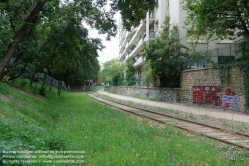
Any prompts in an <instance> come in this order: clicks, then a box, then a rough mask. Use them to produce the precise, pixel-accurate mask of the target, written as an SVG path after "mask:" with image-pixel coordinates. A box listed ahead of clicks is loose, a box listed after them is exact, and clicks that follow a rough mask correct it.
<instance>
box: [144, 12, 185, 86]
mask: <svg viewBox="0 0 249 166" xmlns="http://www.w3.org/2000/svg"><path fill="white" fill-rule="evenodd" d="M169 21H170V18H169V17H168V16H167V17H166V18H165V21H164V26H163V30H162V32H160V35H159V36H158V37H156V39H155V41H150V42H149V44H148V45H146V47H145V53H146V59H147V60H150V64H151V68H152V70H153V75H155V76H158V77H159V78H160V84H161V85H160V86H163V87H178V86H179V85H180V71H181V65H182V64H183V62H184V61H183V57H184V54H183V53H182V52H183V50H184V49H185V50H186V49H187V48H186V47H185V46H183V45H182V44H181V43H180V39H179V34H178V27H177V26H176V25H170V23H169ZM181 49H182V50H181ZM180 50H181V51H180Z"/></svg>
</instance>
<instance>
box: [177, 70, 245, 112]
mask: <svg viewBox="0 0 249 166" xmlns="http://www.w3.org/2000/svg"><path fill="white" fill-rule="evenodd" d="M223 72H225V70H224V71H223ZM229 73H230V81H229V83H224V84H222V82H221V78H220V71H219V69H218V68H205V69H194V70H185V71H182V72H181V92H180V97H181V102H184V103H192V102H193V101H194V100H195V99H194V96H193V94H194V92H193V87H195V88H197V89H198V90H199V91H201V90H200V89H202V87H203V89H205V88H206V89H215V88H216V89H217V88H218V89H220V91H219V92H212V93H216V94H215V95H214V96H216V98H217V97H219V98H220V100H221V106H222V107H225V108H231V109H236V110H241V109H243V108H244V102H245V100H244V95H243V90H244V87H243V73H242V71H241V70H240V69H239V68H238V67H236V66H233V67H230V70H229ZM200 93H201V92H198V94H200ZM203 93H207V94H204V97H203V96H202V98H204V100H207V99H205V97H206V96H208V97H209V96H210V95H209V94H208V93H210V91H209V90H208V91H206V92H203ZM210 100H212V99H210ZM213 100H215V99H213ZM199 101H201V99H200V100H199ZM195 102H196V101H195ZM203 103H205V102H203ZM211 103H212V102H211V101H210V103H209V104H211ZM213 103H215V101H214V102H213ZM205 104H207V102H206V103H205Z"/></svg>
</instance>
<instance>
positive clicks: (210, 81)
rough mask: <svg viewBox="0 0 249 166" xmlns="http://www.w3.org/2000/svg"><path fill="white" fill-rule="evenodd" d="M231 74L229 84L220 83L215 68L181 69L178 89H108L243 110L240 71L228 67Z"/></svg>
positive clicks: (170, 100)
mask: <svg viewBox="0 0 249 166" xmlns="http://www.w3.org/2000/svg"><path fill="white" fill-rule="evenodd" d="M230 75H231V79H230V83H229V84H225V85H222V83H221V79H220V74H219V69H218V68H205V69H198V70H196V69H195V70H186V71H182V72H181V88H144V87H126V86H110V87H108V89H109V91H111V92H114V93H117V94H122V95H129V96H140V97H145V98H153V99H156V100H161V101H168V102H181V103H186V104H192V103H195V104H199V105H205V106H211V107H219V108H220V107H221V108H228V109H233V110H243V109H244V103H245V99H244V95H243V90H244V87H243V73H242V72H241V71H240V69H239V68H238V67H231V68H230Z"/></svg>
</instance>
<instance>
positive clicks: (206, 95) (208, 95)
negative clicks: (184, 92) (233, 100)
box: [192, 86, 222, 106]
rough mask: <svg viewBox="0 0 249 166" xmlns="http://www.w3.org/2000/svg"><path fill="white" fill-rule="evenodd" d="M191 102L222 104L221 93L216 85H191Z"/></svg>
mask: <svg viewBox="0 0 249 166" xmlns="http://www.w3.org/2000/svg"><path fill="white" fill-rule="evenodd" d="M192 93H193V100H192V101H193V103H199V104H210V105H212V106H221V105H222V93H221V89H220V87H218V86H193V88H192Z"/></svg>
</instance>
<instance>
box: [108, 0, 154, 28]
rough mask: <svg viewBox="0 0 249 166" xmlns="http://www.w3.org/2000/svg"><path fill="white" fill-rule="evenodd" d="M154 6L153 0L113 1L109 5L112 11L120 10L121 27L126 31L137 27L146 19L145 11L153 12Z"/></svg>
mask: <svg viewBox="0 0 249 166" xmlns="http://www.w3.org/2000/svg"><path fill="white" fill-rule="evenodd" d="M156 5H157V3H156V1H155V0H139V1H138V0H129V1H125V0H113V1H112V3H111V6H112V9H114V10H120V14H121V16H122V17H121V18H122V25H123V28H125V29H126V30H130V28H131V27H132V26H134V27H137V26H138V25H139V24H140V21H141V20H143V19H145V18H146V13H147V11H149V10H154V8H155V7H156Z"/></svg>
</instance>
